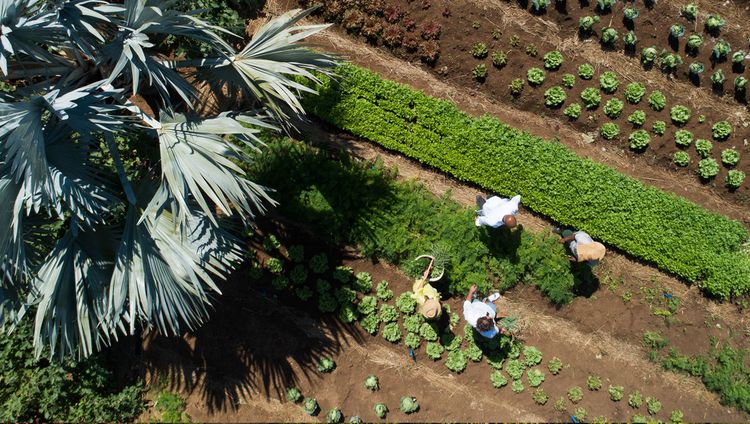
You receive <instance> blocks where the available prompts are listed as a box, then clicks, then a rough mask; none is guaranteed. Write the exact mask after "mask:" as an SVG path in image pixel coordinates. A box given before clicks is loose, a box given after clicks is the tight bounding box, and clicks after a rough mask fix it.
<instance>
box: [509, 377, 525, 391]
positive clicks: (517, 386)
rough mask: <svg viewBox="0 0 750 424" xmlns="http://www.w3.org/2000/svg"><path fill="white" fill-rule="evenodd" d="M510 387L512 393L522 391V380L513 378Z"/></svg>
mask: <svg viewBox="0 0 750 424" xmlns="http://www.w3.org/2000/svg"><path fill="white" fill-rule="evenodd" d="M510 389H511V390H513V393H516V394H518V393H521V392H523V391H524V387H523V382H522V381H521V380H513V382H512V383H511V384H510Z"/></svg>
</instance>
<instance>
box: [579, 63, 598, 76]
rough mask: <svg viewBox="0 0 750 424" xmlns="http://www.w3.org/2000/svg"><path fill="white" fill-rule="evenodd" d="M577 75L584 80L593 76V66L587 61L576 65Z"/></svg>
mask: <svg viewBox="0 0 750 424" xmlns="http://www.w3.org/2000/svg"><path fill="white" fill-rule="evenodd" d="M578 76H579V77H581V79H584V80H590V79H591V78H594V67H593V66H591V65H590V64H588V63H582V64H581V65H579V66H578Z"/></svg>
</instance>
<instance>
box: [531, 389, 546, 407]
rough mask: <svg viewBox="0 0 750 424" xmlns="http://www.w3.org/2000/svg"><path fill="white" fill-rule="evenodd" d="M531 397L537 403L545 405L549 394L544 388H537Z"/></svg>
mask: <svg viewBox="0 0 750 424" xmlns="http://www.w3.org/2000/svg"><path fill="white" fill-rule="evenodd" d="M531 398H532V399H534V403H536V404H537V405H544V404H545V403H547V400H548V399H549V396H547V393H545V392H544V389H536V390H535V391H534V394H533V395H532V396H531Z"/></svg>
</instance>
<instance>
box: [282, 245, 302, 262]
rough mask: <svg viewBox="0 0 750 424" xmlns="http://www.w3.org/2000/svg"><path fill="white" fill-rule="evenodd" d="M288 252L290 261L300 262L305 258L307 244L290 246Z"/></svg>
mask: <svg viewBox="0 0 750 424" xmlns="http://www.w3.org/2000/svg"><path fill="white" fill-rule="evenodd" d="M286 254H287V257H289V260H290V261H292V262H297V263H300V262H302V261H304V260H305V246H301V245H299V244H295V245H293V246H290V247H289V248H288V249H287V251H286Z"/></svg>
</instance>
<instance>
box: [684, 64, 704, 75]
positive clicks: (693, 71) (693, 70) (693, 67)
mask: <svg viewBox="0 0 750 424" xmlns="http://www.w3.org/2000/svg"><path fill="white" fill-rule="evenodd" d="M705 69H706V67H705V66H703V64H702V63H700V62H693V63H691V64H690V65H689V66H688V73H690V75H691V76H694V77H697V76H698V75H700V74H702V73H703V71H704V70H705Z"/></svg>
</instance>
